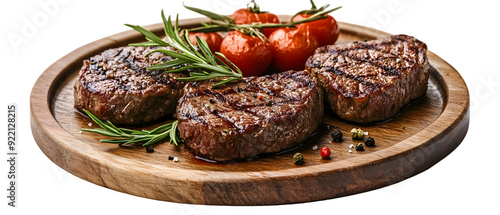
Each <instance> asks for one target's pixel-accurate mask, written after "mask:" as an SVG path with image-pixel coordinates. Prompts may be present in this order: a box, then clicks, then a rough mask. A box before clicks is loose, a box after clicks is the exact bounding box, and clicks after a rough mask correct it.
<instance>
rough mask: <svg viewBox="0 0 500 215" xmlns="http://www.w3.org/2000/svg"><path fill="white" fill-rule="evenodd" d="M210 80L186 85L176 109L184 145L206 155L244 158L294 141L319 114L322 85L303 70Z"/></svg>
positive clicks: (311, 126) (310, 127) (222, 158)
mask: <svg viewBox="0 0 500 215" xmlns="http://www.w3.org/2000/svg"><path fill="white" fill-rule="evenodd" d="M213 84H214V82H213V81H208V82H202V83H191V84H188V85H186V87H185V88H184V96H183V97H182V98H181V100H180V101H179V106H178V107H177V113H176V115H177V119H178V120H179V125H178V129H179V132H180V136H181V138H182V139H184V141H185V142H186V146H188V147H189V148H191V149H192V150H193V151H194V152H195V153H197V154H199V155H201V156H203V157H206V158H210V159H213V160H217V161H227V160H233V159H244V158H251V157H254V156H256V155H258V154H262V153H272V152H278V151H281V150H284V149H286V148H290V147H293V146H296V145H298V144H299V143H301V142H303V141H304V140H305V139H307V138H308V137H309V136H310V135H311V134H312V133H313V131H314V130H315V129H316V128H317V126H318V124H319V122H320V121H321V117H322V116H323V102H322V100H323V96H322V91H321V89H320V88H319V86H318V84H317V82H316V79H315V78H314V76H313V75H311V74H309V73H306V72H304V71H300V72H297V71H288V72H283V73H279V74H274V75H269V76H262V77H248V78H243V79H241V80H239V81H234V82H231V83H230V84H225V85H223V86H221V87H219V88H213V87H212V86H213Z"/></svg>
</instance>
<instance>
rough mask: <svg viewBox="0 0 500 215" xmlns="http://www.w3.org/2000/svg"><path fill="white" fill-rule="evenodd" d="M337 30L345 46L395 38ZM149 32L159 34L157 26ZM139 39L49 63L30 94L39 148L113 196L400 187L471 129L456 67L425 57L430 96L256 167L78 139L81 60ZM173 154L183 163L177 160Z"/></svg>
mask: <svg viewBox="0 0 500 215" xmlns="http://www.w3.org/2000/svg"><path fill="white" fill-rule="evenodd" d="M282 18H286V16H284V17H282ZM205 21H207V19H187V20H181V21H180V22H179V24H180V26H182V27H185V28H189V27H194V26H197V25H199V23H200V22H205ZM339 25H340V29H341V34H340V39H339V42H348V41H354V40H364V39H368V40H369V39H375V38H380V37H385V36H388V35H389V34H387V33H384V32H381V31H378V30H374V29H370V28H366V27H361V26H357V25H352V24H347V23H340V24H339ZM146 28H147V29H150V30H151V31H153V32H155V33H158V34H161V33H162V32H163V29H162V25H161V24H155V25H151V26H147V27H146ZM142 40H143V36H142V35H140V34H138V33H136V32H134V31H126V32H122V33H119V34H116V35H113V36H110V37H106V38H103V39H100V40H98V41H95V42H92V43H90V44H87V45H85V46H83V47H81V48H79V49H77V50H75V51H73V52H71V53H69V54H68V55H66V56H64V57H63V58H61V59H60V60H58V61H57V62H55V63H54V64H53V65H51V66H50V67H49V68H48V69H47V70H46V71H45V72H44V73H43V74H42V75H41V76H40V78H39V79H38V80H37V82H36V83H35V85H34V87H33V90H32V92H31V128H32V132H33V136H34V138H35V140H36V142H37V144H38V146H39V147H40V149H41V150H42V151H43V152H44V153H45V154H46V155H47V157H49V158H50V159H51V160H52V161H53V162H54V163H56V164H57V165H59V166H60V167H61V168H63V169H65V170H66V171H68V172H70V173H72V174H74V175H76V176H78V177H80V178H82V179H84V180H87V181H90V182H92V183H95V184H97V185H100V186H103V187H107V188H110V189H113V190H117V191H121V192H125V193H129V194H133V195H137V196H142V197H146V198H151V199H158V200H164V201H172V202H181V203H195V204H217V205H218V204H223V205H269V204H285V203H297V202H308V201H315V200H322V199H330V198H335V197H340V196H345V195H350V194H355V193H359V192H364V191H368V190H372V189H376V188H380V187H383V186H387V185H390V184H394V183H396V182H399V181H401V180H404V179H406V178H409V177H411V176H413V175H415V174H418V173H420V172H422V171H424V170H426V169H427V168H429V167H431V166H432V165H434V164H435V163H437V162H438V161H439V160H441V159H443V158H444V157H446V156H447V155H448V154H449V153H451V152H452V151H453V150H454V149H455V148H456V147H457V146H458V145H459V144H460V142H461V141H462V139H463V138H464V137H465V134H466V133H467V129H468V126H469V95H468V90H467V86H466V85H465V82H464V81H463V79H462V77H461V76H460V74H459V73H458V72H457V71H456V70H455V69H454V68H453V67H452V66H450V65H449V64H448V63H446V62H445V61H444V60H442V59H441V58H439V57H438V56H437V55H435V54H434V53H432V52H428V56H429V61H430V63H431V65H432V68H431V71H430V82H429V85H428V86H429V87H428V91H427V95H426V96H425V97H423V98H421V99H419V100H417V101H413V102H411V104H409V105H407V106H406V107H405V108H404V109H403V110H402V112H401V113H400V114H399V115H397V116H396V117H394V118H393V119H392V120H389V121H387V122H384V123H378V124H371V125H356V124H352V123H348V122H345V121H342V120H340V119H338V118H337V117H336V116H335V115H334V114H332V113H331V112H329V111H327V112H326V113H325V116H324V118H323V125H322V126H320V129H318V132H317V133H316V134H314V135H313V136H312V137H311V138H310V139H309V140H307V141H306V142H305V143H304V144H302V145H301V146H299V147H297V148H294V149H290V150H288V151H285V152H281V153H277V154H271V155H265V156H261V157H259V158H256V159H253V160H250V161H238V162H229V163H210V162H207V161H203V160H200V159H198V158H196V157H195V156H194V155H193V153H191V152H190V151H189V150H188V149H186V148H185V147H184V145H181V146H179V147H175V146H173V145H170V144H160V145H158V146H156V147H155V152H154V153H146V151H145V150H144V149H143V148H141V147H130V148H125V147H118V146H116V145H113V144H105V143H99V142H98V140H99V139H101V138H103V137H102V136H100V135H97V134H94V133H87V132H84V133H80V132H79V131H80V129H81V128H88V127H96V125H95V124H94V125H92V126H89V125H88V124H89V122H91V121H90V119H88V118H86V117H85V116H83V115H82V114H81V113H80V112H78V111H77V110H76V109H75V108H74V107H73V84H74V82H75V79H76V75H77V72H78V70H79V68H80V67H81V65H82V60H83V59H85V58H88V57H90V56H93V55H95V54H98V53H99V52H101V51H103V50H105V49H108V48H113V47H119V46H123V45H126V44H128V43H131V42H138V41H142ZM167 121H171V120H167ZM163 123H165V122H159V124H163ZM327 125H328V126H327ZM333 127H336V128H338V129H340V130H341V131H342V132H343V133H344V138H343V142H341V143H336V142H333V141H332V139H331V137H330V136H329V135H330V133H331V129H332V128H333ZM353 127H360V128H362V129H363V130H364V131H368V132H369V136H372V137H374V138H375V140H376V147H366V150H365V151H356V150H354V148H349V146H350V145H351V144H356V143H358V142H360V141H353V140H351V138H350V137H349V131H350V130H351V128H353ZM316 145H317V146H318V148H321V147H323V146H328V147H329V148H330V149H332V158H331V159H330V160H323V159H321V157H320V150H314V149H313V146H316ZM349 150H351V151H352V152H349ZM295 152H301V153H302V154H303V155H304V158H305V164H304V165H302V166H296V165H294V163H293V161H292V156H293V154H294V153H295ZM168 156H175V157H178V158H179V162H173V161H171V160H168Z"/></svg>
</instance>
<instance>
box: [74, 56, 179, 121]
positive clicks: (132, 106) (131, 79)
mask: <svg viewBox="0 0 500 215" xmlns="http://www.w3.org/2000/svg"><path fill="white" fill-rule="evenodd" d="M153 49H154V48H150V47H130V46H128V47H119V48H113V49H108V50H106V51H104V52H103V53H101V54H99V55H96V56H94V57H91V58H90V59H89V60H84V61H83V66H82V68H81V70H80V72H79V74H78V79H77V81H76V83H75V87H74V94H75V107H76V108H78V109H80V110H82V109H87V110H89V111H90V112H92V113H93V114H94V115H96V116H97V117H99V118H100V119H102V120H109V121H111V122H113V123H115V124H122V125H138V124H144V123H148V122H151V121H154V120H157V119H159V118H162V117H164V116H167V115H171V114H173V113H174V112H175V108H176V106H177V101H178V100H179V98H180V97H181V96H182V92H183V90H182V88H183V87H184V85H185V84H184V83H183V82H178V81H176V80H175V77H176V76H179V74H166V73H164V72H163V71H158V70H157V71H148V70H147V68H148V67H149V66H151V65H153V64H157V63H162V62H166V61H170V60H172V58H171V57H169V56H166V55H165V54H162V53H153V54H151V55H149V56H147V57H145V55H146V54H147V53H148V52H150V51H151V50H153Z"/></svg>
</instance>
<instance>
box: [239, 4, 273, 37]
mask: <svg viewBox="0 0 500 215" xmlns="http://www.w3.org/2000/svg"><path fill="white" fill-rule="evenodd" d="M231 18H233V19H234V22H235V23H236V24H238V25H241V24H252V23H255V22H260V23H280V20H279V19H278V16H276V15H275V14H273V13H269V12H258V13H254V12H252V11H250V10H249V9H247V8H241V9H238V10H236V11H235V12H234V13H233V14H232V15H231ZM275 30H276V28H264V35H266V37H269V35H271V33H273V31H275Z"/></svg>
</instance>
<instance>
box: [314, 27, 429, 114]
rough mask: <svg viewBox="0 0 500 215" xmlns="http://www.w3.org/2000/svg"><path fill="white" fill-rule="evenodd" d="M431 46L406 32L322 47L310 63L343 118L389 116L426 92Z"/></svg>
mask: <svg viewBox="0 0 500 215" xmlns="http://www.w3.org/2000/svg"><path fill="white" fill-rule="evenodd" d="M426 51H427V46H426V45H425V44H424V43H423V42H421V41H419V40H417V39H415V38H414V37H411V36H407V35H394V36H391V37H388V38H384V39H378V40H372V41H365V42H352V43H345V44H336V45H328V46H323V47H320V48H318V49H317V50H316V53H315V54H314V55H313V56H311V57H310V58H309V59H308V61H307V63H306V67H307V69H308V70H309V71H311V72H312V73H315V74H317V77H318V80H319V83H320V84H321V86H322V87H323V88H324V90H325V98H326V101H327V103H328V105H329V106H330V107H331V109H332V110H333V111H334V112H335V113H336V114H337V115H338V116H339V117H340V118H342V119H345V120H348V121H353V122H358V123H369V122H376V121H382V120H386V119H389V118H391V117H393V116H394V115H396V114H397V113H398V112H399V111H400V110H401V108H402V107H403V106H404V105H405V104H407V103H408V102H410V100H412V99H416V98H419V97H421V96H423V95H425V93H426V91H427V81H428V78H429V74H428V69H429V63H428V61H427V55H426Z"/></svg>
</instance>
